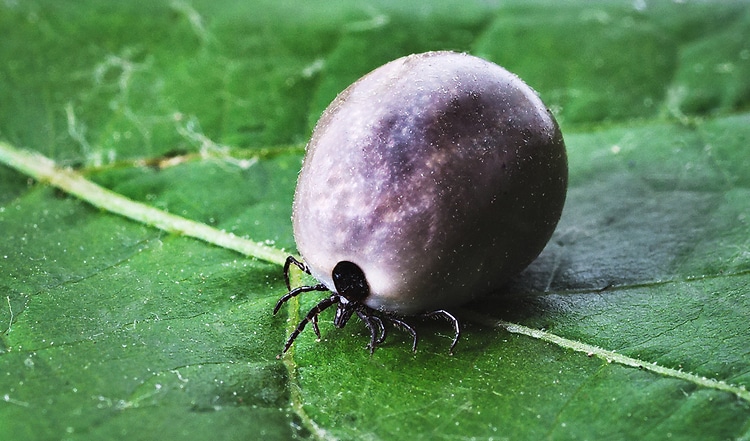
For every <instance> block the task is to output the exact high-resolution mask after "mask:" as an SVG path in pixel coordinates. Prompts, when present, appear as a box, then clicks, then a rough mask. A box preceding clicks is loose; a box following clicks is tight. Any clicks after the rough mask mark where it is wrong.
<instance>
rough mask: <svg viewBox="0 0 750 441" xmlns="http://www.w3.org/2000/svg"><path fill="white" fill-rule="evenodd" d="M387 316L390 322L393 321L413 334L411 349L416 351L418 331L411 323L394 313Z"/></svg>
mask: <svg viewBox="0 0 750 441" xmlns="http://www.w3.org/2000/svg"><path fill="white" fill-rule="evenodd" d="M386 317H387V319H388V321H389V322H391V323H393V324H394V325H396V326H398V327H399V328H401V329H403V330H404V331H406V332H408V333H409V334H411V338H412V344H411V350H412V351H414V352H417V331H416V330H415V329H414V328H412V327H411V325H410V324H408V323H406V322H405V321H403V320H401V319H400V318H398V317H394V316H392V315H389V316H386ZM384 337H385V336H384Z"/></svg>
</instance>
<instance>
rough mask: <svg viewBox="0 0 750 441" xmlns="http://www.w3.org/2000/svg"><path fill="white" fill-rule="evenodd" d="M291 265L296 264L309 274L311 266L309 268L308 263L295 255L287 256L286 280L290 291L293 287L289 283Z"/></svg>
mask: <svg viewBox="0 0 750 441" xmlns="http://www.w3.org/2000/svg"><path fill="white" fill-rule="evenodd" d="M291 265H294V266H296V267H297V268H299V269H300V270H302V271H304V272H306V273H307V274H310V268H308V267H307V265H305V264H304V263H302V262H300V261H299V260H297V259H295V258H294V256H289V257H287V258H286V262H284V282H286V289H288V290H290V291H291V290H292V287H291V286H290V285H289V267H290V266H291Z"/></svg>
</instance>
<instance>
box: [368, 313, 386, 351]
mask: <svg viewBox="0 0 750 441" xmlns="http://www.w3.org/2000/svg"><path fill="white" fill-rule="evenodd" d="M370 317H371V318H372V320H373V321H374V322H375V324H377V325H378V329H379V330H380V337H378V339H377V340H376V341H375V344H376V345H378V346H380V345H381V344H382V343H383V342H384V341H385V334H386V331H385V325H384V324H383V320H381V319H380V317H378V316H376V315H371V316H370Z"/></svg>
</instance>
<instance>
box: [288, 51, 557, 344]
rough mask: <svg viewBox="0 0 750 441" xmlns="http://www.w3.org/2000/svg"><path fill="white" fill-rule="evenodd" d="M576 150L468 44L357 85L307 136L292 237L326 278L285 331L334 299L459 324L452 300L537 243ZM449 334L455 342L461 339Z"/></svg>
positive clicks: (342, 307)
mask: <svg viewBox="0 0 750 441" xmlns="http://www.w3.org/2000/svg"><path fill="white" fill-rule="evenodd" d="M566 189H567V159H566V153H565V145H564V142H563V138H562V135H561V133H560V130H559V128H558V126H557V123H556V122H555V120H554V118H553V117H552V115H551V113H550V112H549V111H548V110H547V108H546V107H545V106H544V104H543V103H542V101H541V100H540V99H539V97H538V96H537V95H536V93H535V92H534V91H533V90H532V89H531V88H530V87H528V86H527V85H526V84H525V83H524V82H523V81H521V80H520V79H519V78H518V77H516V76H515V75H513V74H511V73H509V72H508V71H506V70H505V69H503V68H501V67H500V66H497V65H496V64H493V63H490V62H488V61H485V60H483V59H481V58H477V57H474V56H470V55H467V54H459V53H453V52H428V53H424V54H417V55H411V56H408V57H403V58H399V59H397V60H394V61H392V62H390V63H387V64H385V65H384V66H381V67H380V68H378V69H375V70H374V71H372V72H370V73H369V74H367V75H365V76H364V77H362V78H360V79H359V80H358V81H357V82H355V83H354V84H352V85H351V86H349V87H348V88H347V89H346V90H344V91H343V92H342V93H341V94H339V96H338V97H336V99H335V100H334V101H333V102H332V103H331V104H330V105H329V106H328V108H327V109H326V110H325V112H324V113H323V115H322V117H321V118H320V120H319V121H318V123H317V125H316V127H315V130H314V132H313V135H312V139H311V140H310V142H309V144H308V145H307V151H306V156H305V159H304V164H303V167H302V171H301V172H300V175H299V180H298V183H297V189H296V193H295V198H294V207H293V226H294V237H295V240H296V243H297V249H298V251H299V252H300V254H301V255H302V257H303V259H304V263H302V262H298V261H297V260H295V259H293V258H290V260H289V261H288V262H287V265H286V267H285V275H286V277H287V284H288V271H289V266H290V265H296V266H298V267H299V268H301V269H302V270H304V271H306V272H308V273H310V274H311V275H312V276H313V277H315V278H316V279H317V280H318V281H320V284H319V285H314V286H307V287H300V288H296V289H294V290H290V292H289V293H288V294H287V295H285V296H284V297H282V298H281V299H280V300H279V302H278V304H277V305H276V309H275V311H278V309H279V308H280V306H281V305H282V304H283V303H284V302H285V301H286V300H288V299H289V298H291V297H293V296H296V295H298V294H300V293H302V292H308V291H330V292H331V294H330V296H329V297H327V298H325V299H324V300H322V301H321V302H320V304H319V305H318V306H316V307H315V308H313V310H311V311H310V313H308V315H307V316H306V317H305V318H304V319H303V321H302V322H301V323H300V324H299V326H298V327H297V329H296V330H295V332H294V333H293V334H292V336H291V337H290V339H289V341H288V342H287V344H286V346H285V348H284V350H285V351H286V350H287V349H288V348H289V347H290V346H291V344H292V343H293V341H294V339H295V338H296V337H297V335H298V334H299V333H300V332H301V331H302V329H303V328H304V326H305V325H306V324H307V323H308V322H312V323H313V326H314V328H315V331H316V333H317V334H318V335H320V332H319V329H318V326H317V315H318V314H319V313H320V312H321V311H322V310H324V309H325V308H328V307H330V306H333V305H337V313H336V317H335V319H334V324H335V325H336V326H337V327H343V326H344V325H345V324H346V322H347V320H348V319H349V317H351V315H352V314H356V315H357V316H358V317H360V319H362V320H363V321H364V323H365V325H366V326H367V327H368V328H369V330H370V332H371V337H372V338H371V341H370V349H371V350H374V348H375V347H376V346H377V345H378V344H380V343H382V341H383V340H384V339H385V332H386V331H385V329H386V328H385V326H384V324H383V321H384V320H385V321H386V322H391V323H393V324H395V325H397V326H398V327H401V328H403V329H405V330H407V331H408V332H409V333H411V334H412V336H413V338H414V347H416V332H415V331H414V329H413V328H411V326H409V325H408V324H407V323H406V322H404V321H403V318H404V317H405V316H412V315H429V316H434V317H442V318H445V319H447V320H449V321H450V322H451V323H453V325H454V327H455V331H456V336H455V339H454V341H453V345H455V343H456V341H457V339H458V333H459V328H458V323H457V321H456V319H455V317H453V316H452V315H450V314H449V313H448V312H447V311H445V309H446V308H451V307H454V306H457V305H461V304H464V303H466V302H468V301H471V300H473V299H475V298H477V297H478V296H481V295H484V294H487V293H489V292H491V291H493V290H497V289H498V288H499V287H500V286H501V285H502V284H503V283H505V282H507V281H508V279H509V278H510V277H512V276H514V275H516V274H517V273H519V272H520V271H521V270H522V269H523V268H525V267H526V266H527V265H528V264H529V263H531V261H532V260H534V259H535V258H536V256H537V255H539V253H540V252H541V251H542V249H543V248H544V246H545V245H546V243H547V241H548V240H549V238H550V236H551V235H552V232H553V230H554V229H555V226H556V225H557V222H558V220H559V218H560V214H561V212H562V208H563V204H564V201H565V193H566ZM452 348H453V346H451V350H452Z"/></svg>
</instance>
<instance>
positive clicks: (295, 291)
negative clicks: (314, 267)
mask: <svg viewBox="0 0 750 441" xmlns="http://www.w3.org/2000/svg"><path fill="white" fill-rule="evenodd" d="M310 291H328V288H326V286H325V285H323V284H322V283H319V284H317V285H312V286H300V287H299V288H294V289H293V290H291V291H289V292H288V293H286V294H284V296H283V297H281V298H280V299H279V301H278V302H276V307H274V308H273V313H274V314H276V313H277V312H279V309H281V305H283V304H284V303H286V301H287V300H289V299H291V298H292V297H296V296H298V295H300V294H302V293H303V292H310Z"/></svg>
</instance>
